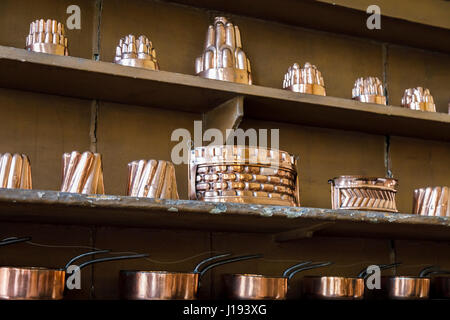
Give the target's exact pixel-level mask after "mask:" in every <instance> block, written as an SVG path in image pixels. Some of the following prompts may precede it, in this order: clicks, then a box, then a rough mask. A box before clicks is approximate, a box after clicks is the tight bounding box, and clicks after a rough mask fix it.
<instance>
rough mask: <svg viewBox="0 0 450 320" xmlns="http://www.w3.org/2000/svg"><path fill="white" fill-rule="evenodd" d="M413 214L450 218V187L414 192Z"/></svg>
mask: <svg viewBox="0 0 450 320" xmlns="http://www.w3.org/2000/svg"><path fill="white" fill-rule="evenodd" d="M413 213H414V214H420V215H422V216H441V217H450V187H427V188H421V189H416V190H414V202H413Z"/></svg>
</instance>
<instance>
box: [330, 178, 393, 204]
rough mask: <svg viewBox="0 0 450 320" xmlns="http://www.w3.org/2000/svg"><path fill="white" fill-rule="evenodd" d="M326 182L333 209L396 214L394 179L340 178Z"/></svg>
mask: <svg viewBox="0 0 450 320" xmlns="http://www.w3.org/2000/svg"><path fill="white" fill-rule="evenodd" d="M328 182H329V183H331V204H332V208H333V209H351V210H368V211H387V212H398V211H397V205H396V203H395V194H396V193H397V180H395V179H391V178H368V177H361V176H340V177H337V178H334V179H332V180H329V181H328Z"/></svg>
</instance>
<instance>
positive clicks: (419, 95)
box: [402, 87, 436, 112]
mask: <svg viewBox="0 0 450 320" xmlns="http://www.w3.org/2000/svg"><path fill="white" fill-rule="evenodd" d="M402 107H405V108H408V109H411V110H421V111H430V112H436V105H435V104H434V100H433V96H432V95H431V93H430V90H428V89H424V88H422V87H417V88H409V89H406V90H405V93H404V94H403V97H402Z"/></svg>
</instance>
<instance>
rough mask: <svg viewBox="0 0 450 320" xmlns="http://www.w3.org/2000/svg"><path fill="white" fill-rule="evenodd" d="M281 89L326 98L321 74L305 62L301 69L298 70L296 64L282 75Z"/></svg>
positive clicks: (298, 67)
mask: <svg viewBox="0 0 450 320" xmlns="http://www.w3.org/2000/svg"><path fill="white" fill-rule="evenodd" d="M283 89H286V90H291V91H293V92H300V93H309V94H315V95H319V96H326V91H325V83H324V81H323V77H322V73H321V72H320V71H319V70H318V69H317V67H316V66H315V65H312V64H310V63H309V62H306V63H305V66H304V67H303V68H300V66H299V65H298V64H297V63H294V65H293V66H291V67H289V69H288V71H287V73H286V74H285V75H284V79H283Z"/></svg>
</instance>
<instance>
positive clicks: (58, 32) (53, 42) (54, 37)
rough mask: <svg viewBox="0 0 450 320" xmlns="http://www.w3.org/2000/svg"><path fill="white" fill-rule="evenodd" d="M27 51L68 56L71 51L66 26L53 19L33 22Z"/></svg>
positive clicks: (26, 47)
mask: <svg viewBox="0 0 450 320" xmlns="http://www.w3.org/2000/svg"><path fill="white" fill-rule="evenodd" d="M25 49H27V50H28V51H34V52H43V53H50V54H56V55H60V56H68V55H69V49H68V46H67V38H66V35H65V31H64V24H62V23H60V22H58V21H56V20H51V19H47V20H44V19H40V20H36V21H33V22H32V23H31V24H30V33H29V34H28V36H27V39H26V44H25Z"/></svg>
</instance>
